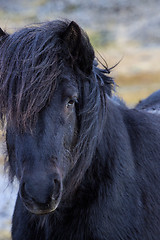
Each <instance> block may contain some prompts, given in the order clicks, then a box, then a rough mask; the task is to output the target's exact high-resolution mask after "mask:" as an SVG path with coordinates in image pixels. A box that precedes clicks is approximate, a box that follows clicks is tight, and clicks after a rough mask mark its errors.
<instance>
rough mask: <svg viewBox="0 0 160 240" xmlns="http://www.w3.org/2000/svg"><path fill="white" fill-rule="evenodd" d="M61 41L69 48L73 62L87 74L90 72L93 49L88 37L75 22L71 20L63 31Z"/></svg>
mask: <svg viewBox="0 0 160 240" xmlns="http://www.w3.org/2000/svg"><path fill="white" fill-rule="evenodd" d="M62 38H63V41H64V42H65V43H66V45H67V48H68V50H69V55H70V57H71V59H72V60H73V62H74V63H75V62H76V63H77V65H78V66H79V68H80V69H81V70H82V71H84V72H85V73H87V74H90V72H91V70H92V66H93V59H94V51H93V48H92V46H91V44H90V42H89V39H88V37H87V35H86V33H84V31H83V30H82V29H81V28H80V27H79V26H78V24H77V23H75V22H74V21H72V22H71V23H70V24H69V25H68V27H67V29H66V30H65V32H64V33H63V36H62Z"/></svg>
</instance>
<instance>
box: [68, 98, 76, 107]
mask: <svg viewBox="0 0 160 240" xmlns="http://www.w3.org/2000/svg"><path fill="white" fill-rule="evenodd" d="M76 101H77V99H76V98H75V99H74V98H73V99H70V100H69V101H68V102H67V104H66V107H67V108H69V107H72V106H73V105H74V103H75V102H76Z"/></svg>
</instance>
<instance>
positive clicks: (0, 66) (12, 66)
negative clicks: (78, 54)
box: [0, 21, 67, 128]
mask: <svg viewBox="0 0 160 240" xmlns="http://www.w3.org/2000/svg"><path fill="white" fill-rule="evenodd" d="M66 26H67V23H65V22H62V21H55V22H52V23H48V24H43V25H39V26H32V27H28V28H24V29H22V30H20V31H18V32H16V33H14V34H12V35H10V36H9V37H8V38H7V39H6V41H5V44H3V46H2V47H1V48H0V53H1V58H0V84H1V89H0V101H1V109H0V112H1V114H2V115H5V116H6V118H7V122H10V121H12V123H13V122H14V123H15V125H16V126H18V127H20V128H26V127H30V126H31V124H33V123H34V122H35V121H36V118H37V115H38V113H39V111H40V110H41V109H42V108H43V107H44V106H45V105H46V104H47V101H49V99H50V98H51V95H52V94H53V92H54V89H55V87H56V84H57V81H58V80H57V79H58V77H59V76H60V74H61V72H62V71H63V58H64V57H63V56H61V55H62V52H63V45H62V43H61V41H60V38H59V35H60V33H61V31H63V29H64V28H65V27H66Z"/></svg>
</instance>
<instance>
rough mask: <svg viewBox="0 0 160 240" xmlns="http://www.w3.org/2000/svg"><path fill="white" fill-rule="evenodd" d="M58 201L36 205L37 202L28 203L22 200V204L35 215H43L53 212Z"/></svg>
mask: <svg viewBox="0 0 160 240" xmlns="http://www.w3.org/2000/svg"><path fill="white" fill-rule="evenodd" d="M59 202H60V201H56V202H51V203H49V204H45V205H42V204H41V205H38V204H34V203H28V202H23V204H24V206H25V208H26V209H27V210H28V211H29V212H31V213H33V214H36V215H45V214H49V213H52V212H54V211H55V210H56V209H57V207H58V205H59Z"/></svg>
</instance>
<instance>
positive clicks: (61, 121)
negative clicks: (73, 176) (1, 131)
mask: <svg viewBox="0 0 160 240" xmlns="http://www.w3.org/2000/svg"><path fill="white" fill-rule="evenodd" d="M77 98H78V90H77V86H76V82H74V81H72V83H71V81H69V80H67V79H63V80H62V81H61V83H60V84H59V85H58V86H57V88H56V89H55V92H54V94H53V97H52V99H51V100H50V103H49V104H48V106H46V107H45V108H44V109H42V110H41V112H40V113H39V117H38V120H37V122H36V125H35V127H34V128H33V129H32V133H28V132H23V133H19V132H18V131H16V129H15V128H14V127H12V125H11V124H10V126H8V128H7V139H6V140H7V148H8V154H9V164H10V166H12V169H15V174H16V176H17V178H18V179H19V181H20V188H19V195H20V197H21V199H22V201H23V203H24V205H25V207H26V208H27V209H28V210H29V211H30V212H32V213H35V214H46V213H49V212H51V211H54V210H55V209H56V208H57V206H58V205H59V202H60V200H61V197H62V190H63V182H64V180H65V177H66V175H67V173H68V172H69V170H70V169H71V167H72V164H73V163H72V161H71V160H72V157H71V155H72V149H73V147H74V144H75V142H76V139H75V136H76V134H75V132H76V111H75V103H76V101H77Z"/></svg>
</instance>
